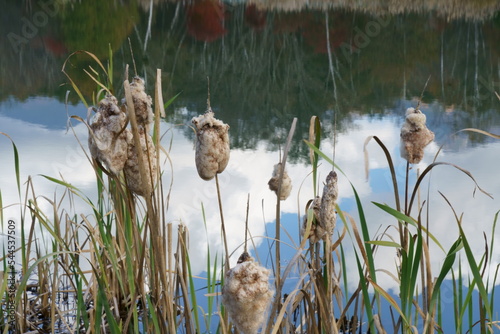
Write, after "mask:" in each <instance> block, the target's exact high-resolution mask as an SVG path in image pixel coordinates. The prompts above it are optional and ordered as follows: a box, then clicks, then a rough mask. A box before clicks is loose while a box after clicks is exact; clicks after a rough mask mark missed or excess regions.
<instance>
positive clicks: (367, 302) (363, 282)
mask: <svg viewBox="0 0 500 334" xmlns="http://www.w3.org/2000/svg"><path fill="white" fill-rule="evenodd" d="M354 254H355V255H356V264H357V265H358V273H359V281H360V282H359V284H360V286H361V291H362V293H363V303H364V306H365V312H366V317H367V318H368V326H369V328H370V332H371V333H376V331H375V326H374V323H373V312H372V306H371V303H370V295H369V294H368V281H367V280H366V277H365V275H364V274H363V268H362V266H361V262H360V261H359V256H358V253H357V252H356V250H354Z"/></svg>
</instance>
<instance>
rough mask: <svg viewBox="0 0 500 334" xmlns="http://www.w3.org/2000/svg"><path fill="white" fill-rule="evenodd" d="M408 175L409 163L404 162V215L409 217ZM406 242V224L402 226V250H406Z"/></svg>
mask: <svg viewBox="0 0 500 334" xmlns="http://www.w3.org/2000/svg"><path fill="white" fill-rule="evenodd" d="M409 175H410V163H409V162H408V161H406V179H405V215H407V216H408V215H409V214H410V213H409V212H408V183H409V180H408V178H409ZM407 242H408V223H406V222H405V224H404V237H403V243H402V246H403V249H406V244H407Z"/></svg>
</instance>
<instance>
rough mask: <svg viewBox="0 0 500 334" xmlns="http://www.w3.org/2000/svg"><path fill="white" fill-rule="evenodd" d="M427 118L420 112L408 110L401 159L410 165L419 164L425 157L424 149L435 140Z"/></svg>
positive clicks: (404, 125) (412, 109) (402, 135)
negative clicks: (427, 124) (427, 123)
mask: <svg viewBox="0 0 500 334" xmlns="http://www.w3.org/2000/svg"><path fill="white" fill-rule="evenodd" d="M425 122H426V117H425V114H423V113H422V112H421V111H420V110H418V109H414V108H408V109H407V110H406V118H405V122H404V124H403V126H402V127H401V146H400V153H401V157H402V158H404V159H406V160H407V161H408V162H409V163H412V164H414V163H419V162H420V161H421V160H422V158H423V157H424V148H425V147H426V146H427V145H429V144H430V143H431V142H432V141H433V140H434V133H433V132H432V131H430V130H429V129H428V128H427V126H426V124H425Z"/></svg>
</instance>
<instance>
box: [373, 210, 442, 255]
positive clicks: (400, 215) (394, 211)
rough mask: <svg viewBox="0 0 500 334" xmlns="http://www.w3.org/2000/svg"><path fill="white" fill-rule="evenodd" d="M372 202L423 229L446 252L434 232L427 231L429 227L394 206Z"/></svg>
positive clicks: (399, 218) (401, 219)
mask: <svg viewBox="0 0 500 334" xmlns="http://www.w3.org/2000/svg"><path fill="white" fill-rule="evenodd" d="M372 203H373V204H375V205H376V206H378V207H379V208H381V209H382V210H384V211H385V212H387V213H389V214H391V215H392V216H394V217H395V218H396V219H398V220H400V221H405V222H407V223H408V224H410V225H412V226H414V227H416V228H417V229H422V231H424V232H425V233H426V234H427V235H428V236H429V237H430V238H431V239H432V241H434V243H435V244H436V245H437V246H438V247H439V248H441V249H442V250H443V252H445V250H444V248H443V246H441V243H440V242H439V241H438V240H437V239H436V237H435V236H434V235H433V234H432V233H430V232H429V231H427V229H426V228H425V227H424V226H421V225H418V223H417V222H416V221H415V220H414V219H413V218H411V217H408V216H407V215H405V214H404V213H402V212H399V211H397V210H394V209H393V208H391V207H390V206H387V205H385V204H380V203H377V202H372Z"/></svg>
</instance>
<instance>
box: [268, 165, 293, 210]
mask: <svg viewBox="0 0 500 334" xmlns="http://www.w3.org/2000/svg"><path fill="white" fill-rule="evenodd" d="M281 165H282V164H281V162H280V163H277V164H276V165H274V169H273V176H272V177H271V179H270V180H269V182H268V183H267V184H268V185H269V189H271V190H272V191H274V192H275V193H276V194H278V186H279V177H280V170H281ZM291 191H292V180H291V179H290V176H288V173H287V172H286V170H283V180H282V181H281V192H280V200H281V201H284V200H286V199H287V198H288V196H290V192H291Z"/></svg>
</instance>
